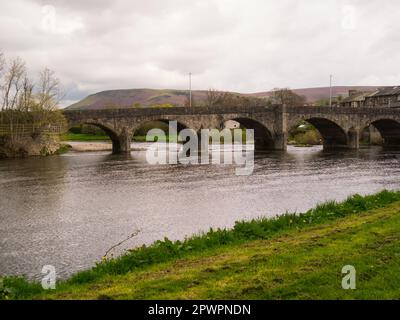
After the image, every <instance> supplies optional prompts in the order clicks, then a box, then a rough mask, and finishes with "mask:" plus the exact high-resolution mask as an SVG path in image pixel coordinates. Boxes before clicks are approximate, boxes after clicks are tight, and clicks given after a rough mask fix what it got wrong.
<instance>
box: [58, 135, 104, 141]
mask: <svg viewBox="0 0 400 320" xmlns="http://www.w3.org/2000/svg"><path fill="white" fill-rule="evenodd" d="M61 140H62V141H111V140H110V138H109V137H108V136H107V135H95V134H87V133H66V134H63V135H62V136H61Z"/></svg>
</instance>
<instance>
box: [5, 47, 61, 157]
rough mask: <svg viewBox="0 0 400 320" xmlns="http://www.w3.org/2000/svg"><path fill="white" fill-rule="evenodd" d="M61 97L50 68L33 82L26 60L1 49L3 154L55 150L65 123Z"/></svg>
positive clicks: (15, 154)
mask: <svg viewBox="0 0 400 320" xmlns="http://www.w3.org/2000/svg"><path fill="white" fill-rule="evenodd" d="M60 98H61V91H60V84H59V81H58V79H57V78H56V77H55V75H54V73H53V72H52V71H51V70H49V69H47V68H46V69H44V70H43V71H42V72H41V73H40V74H39V77H38V81H37V82H36V83H34V82H33V81H32V80H31V78H30V77H29V75H28V72H27V68H26V65H25V62H23V61H22V60H20V59H19V58H16V59H13V60H6V59H5V58H4V56H3V54H1V53H0V157H19V156H29V155H48V154H53V153H55V152H56V151H57V150H58V149H59V147H60V144H59V134H60V132H62V131H63V130H64V127H65V125H66V120H65V118H64V116H63V115H62V113H61V112H60V110H58V108H57V107H58V103H59V100H60Z"/></svg>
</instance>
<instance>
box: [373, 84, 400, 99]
mask: <svg viewBox="0 0 400 320" xmlns="http://www.w3.org/2000/svg"><path fill="white" fill-rule="evenodd" d="M399 94H400V86H396V87H387V88H381V89H379V90H378V91H377V92H376V93H375V94H373V95H372V96H374V97H383V96H393V95H399Z"/></svg>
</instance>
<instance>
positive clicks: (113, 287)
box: [3, 191, 400, 299]
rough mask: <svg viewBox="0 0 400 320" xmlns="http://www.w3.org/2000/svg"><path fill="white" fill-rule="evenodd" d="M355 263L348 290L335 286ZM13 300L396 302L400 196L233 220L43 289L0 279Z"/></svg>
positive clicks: (17, 280) (399, 287) (399, 294)
mask: <svg viewBox="0 0 400 320" xmlns="http://www.w3.org/2000/svg"><path fill="white" fill-rule="evenodd" d="M345 265H352V266H354V267H355V268H356V271H357V278H356V284H357V289H356V290H343V289H342V287H341V281H342V277H343V275H342V273H341V270H342V267H343V266H345ZM3 282H4V286H5V287H7V288H9V289H10V292H9V293H8V294H7V296H6V295H4V294H3V298H4V297H8V298H11V299H12V298H17V299H399V298H400V192H388V191H384V192H381V193H379V194H376V195H371V196H366V197H362V196H358V195H356V196H353V197H350V198H349V199H347V200H346V201H344V202H342V203H335V202H328V203H325V204H321V205H319V206H317V207H316V208H314V209H312V210H309V211H308V212H306V213H304V214H300V215H297V214H285V215H282V216H279V217H276V218H274V219H259V220H253V221H249V222H237V223H236V225H235V227H234V228H233V229H231V230H211V231H210V232H208V233H207V234H204V235H199V236H194V237H191V238H189V239H186V240H185V241H183V242H179V241H178V242H171V241H169V240H168V239H165V240H164V241H158V242H156V243H154V244H153V245H152V246H149V247H141V248H137V249H134V250H132V251H131V252H130V253H128V254H126V255H124V256H122V257H120V258H118V259H115V260H109V261H104V262H101V263H99V264H98V265H97V266H96V267H94V268H93V269H92V270H88V271H84V272H81V273H78V274H77V275H75V276H74V277H72V278H71V279H69V280H67V281H65V282H62V283H59V284H58V287H57V290H53V291H43V290H42V289H41V288H40V286H39V284H37V283H29V282H27V281H26V280H24V279H21V278H6V279H4V281H3Z"/></svg>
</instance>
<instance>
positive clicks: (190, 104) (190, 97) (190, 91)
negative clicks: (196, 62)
mask: <svg viewBox="0 0 400 320" xmlns="http://www.w3.org/2000/svg"><path fill="white" fill-rule="evenodd" d="M189 107H190V108H191V107H192V73H191V72H189Z"/></svg>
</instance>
